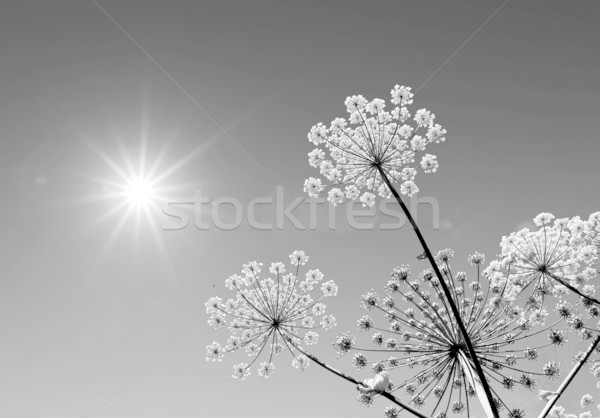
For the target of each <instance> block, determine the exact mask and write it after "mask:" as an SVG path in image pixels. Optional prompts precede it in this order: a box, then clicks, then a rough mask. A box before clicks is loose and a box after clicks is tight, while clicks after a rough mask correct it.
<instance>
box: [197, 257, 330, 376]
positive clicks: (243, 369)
mask: <svg viewBox="0 0 600 418" xmlns="http://www.w3.org/2000/svg"><path fill="white" fill-rule="evenodd" d="M307 262H308V256H306V254H305V253H304V252H303V251H294V252H293V253H292V254H291V255H290V264H291V269H290V271H289V272H288V271H287V270H286V266H285V265H284V264H283V263H281V262H277V263H272V264H271V266H270V267H269V273H270V276H269V277H267V278H264V279H261V278H260V274H261V271H262V263H258V262H256V261H252V262H249V263H247V264H244V265H243V267H242V271H241V273H242V274H241V275H239V274H234V275H233V276H231V277H229V278H228V279H227V280H226V281H225V286H226V287H227V288H228V289H229V290H231V291H233V292H235V296H234V297H233V298H231V299H227V300H223V299H222V298H220V297H217V296H214V297H211V298H210V299H209V300H208V302H206V304H205V306H206V313H207V314H208V315H209V319H208V323H209V325H211V326H212V327H213V328H215V329H219V328H222V327H227V328H228V329H229V331H230V333H231V335H230V336H229V338H228V339H227V344H225V345H224V346H221V344H219V343H218V342H213V343H212V344H210V345H209V346H208V347H207V348H206V352H207V355H206V360H208V361H211V360H212V361H221V360H222V359H223V356H224V355H225V354H228V353H233V352H236V351H237V352H242V351H244V352H246V353H247V355H248V356H250V357H252V360H251V361H250V362H249V363H246V362H242V363H238V364H236V365H235V366H234V367H233V369H234V372H233V378H234V379H240V380H244V379H245V378H246V377H247V376H248V375H249V374H250V367H251V366H252V365H253V364H255V363H257V362H258V359H259V358H263V361H262V362H261V363H260V364H259V365H258V374H259V375H260V376H263V377H265V378H268V377H270V376H271V375H272V374H273V373H274V371H275V370H276V368H275V365H274V364H273V360H274V358H275V356H277V355H278V354H280V353H281V352H283V351H289V352H290V353H291V354H292V357H293V359H292V366H293V367H294V368H296V369H299V370H305V369H306V368H307V367H308V365H309V358H308V357H307V356H306V355H305V354H304V353H302V352H299V350H298V347H299V346H300V345H301V344H304V345H313V344H316V343H317V342H318V339H319V334H318V333H317V332H316V331H317V330H331V329H332V328H334V327H335V326H336V320H335V317H333V316H332V315H328V314H326V305H325V304H324V303H323V300H324V299H326V298H328V297H331V296H336V295H337V291H338V286H337V285H336V284H335V282H334V281H333V280H325V278H324V275H323V273H321V271H319V270H318V269H311V270H308V271H306V273H304V274H303V275H301V272H300V270H301V267H303V266H304V265H305V264H306V263H307Z"/></svg>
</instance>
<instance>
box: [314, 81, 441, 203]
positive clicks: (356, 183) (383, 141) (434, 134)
mask: <svg viewBox="0 0 600 418" xmlns="http://www.w3.org/2000/svg"><path fill="white" fill-rule="evenodd" d="M391 96H392V98H391V103H392V105H394V106H395V107H394V108H393V109H392V110H391V111H389V112H388V111H386V110H385V105H386V103H385V101H384V100H382V99H373V100H372V101H370V102H369V101H367V99H365V98H364V97H363V96H361V95H357V96H350V97H348V98H346V101H345V105H346V111H347V112H348V114H349V117H348V119H347V120H346V119H344V118H336V119H334V120H333V121H332V122H331V124H330V125H329V126H325V125H324V124H323V123H318V124H317V125H315V126H313V127H312V129H311V130H310V132H309V133H308V139H309V141H310V142H311V143H312V144H314V145H315V146H317V147H318V148H315V149H314V150H313V151H311V152H310V153H308V162H309V164H310V165H311V166H312V167H315V168H318V169H319V172H320V174H321V175H322V176H323V178H324V180H325V182H323V180H322V179H321V178H315V177H310V178H308V179H306V181H305V182H304V191H305V192H306V193H308V195H309V196H313V197H317V196H318V195H319V193H321V192H322V191H324V190H326V189H328V193H327V200H328V201H329V202H331V203H332V204H333V205H338V204H340V203H342V202H344V201H345V200H346V199H348V200H353V201H360V202H362V204H363V206H369V207H371V206H373V205H374V203H375V199H376V194H378V195H379V196H381V197H383V198H390V197H391V196H392V194H391V192H390V190H389V188H388V186H387V184H386V182H385V181H384V179H383V178H382V176H383V173H385V175H386V176H387V177H388V179H389V180H391V181H392V182H397V183H399V184H400V192H401V194H403V195H408V196H412V195H413V194H415V193H417V192H418V191H419V188H418V187H417V184H416V183H415V177H416V175H417V173H418V171H423V172H424V173H435V172H436V171H437V169H438V165H439V163H438V161H437V158H436V156H435V155H433V154H428V153H427V154H426V153H425V151H426V148H427V146H428V145H430V144H432V143H440V142H444V141H445V139H446V138H445V135H446V130H445V129H444V128H442V127H441V125H439V124H437V123H434V120H435V115H434V114H433V113H431V112H430V111H429V110H427V109H419V110H417V111H416V112H415V114H414V116H413V115H412V114H411V113H410V111H409V109H408V106H409V105H411V104H412V103H413V93H412V91H411V88H410V87H405V86H399V85H396V86H395V87H394V88H393V89H392V91H391ZM321 145H322V146H323V147H320V146H321ZM417 155H422V156H421V159H420V161H419V162H418V163H416V162H415V159H416V158H417Z"/></svg>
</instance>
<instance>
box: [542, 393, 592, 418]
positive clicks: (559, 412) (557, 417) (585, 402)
mask: <svg viewBox="0 0 600 418" xmlns="http://www.w3.org/2000/svg"><path fill="white" fill-rule="evenodd" d="M594 403H595V402H594V397H593V396H592V395H590V394H586V395H583V396H582V397H581V400H580V401H579V404H580V405H581V408H582V409H586V408H590V407H591V406H592V405H593V404H594ZM597 409H598V411H599V412H600V405H598V406H597ZM548 416H549V417H550V418H593V417H594V415H593V414H592V411H590V410H588V411H586V412H581V413H580V414H579V415H577V414H570V413H567V411H566V410H565V408H564V407H562V406H555V407H553V408H552V409H551V410H550V412H549V413H548Z"/></svg>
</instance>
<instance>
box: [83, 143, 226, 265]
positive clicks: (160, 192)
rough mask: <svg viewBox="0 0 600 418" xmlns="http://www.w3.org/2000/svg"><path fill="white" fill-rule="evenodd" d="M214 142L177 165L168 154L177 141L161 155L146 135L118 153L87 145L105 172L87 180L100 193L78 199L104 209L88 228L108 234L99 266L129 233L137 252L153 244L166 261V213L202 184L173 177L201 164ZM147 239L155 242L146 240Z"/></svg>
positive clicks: (119, 145)
mask: <svg viewBox="0 0 600 418" xmlns="http://www.w3.org/2000/svg"><path fill="white" fill-rule="evenodd" d="M214 139H215V138H210V139H209V140H207V141H205V142H204V143H203V144H201V145H200V146H198V147H196V148H195V149H194V150H192V151H191V152H186V154H185V156H184V157H181V158H179V159H177V158H176V159H171V161H168V160H169V158H168V154H169V152H168V151H169V148H170V145H171V144H172V143H173V142H174V141H175V138H171V139H170V140H169V139H167V140H162V141H161V148H158V149H157V148H155V147H152V146H151V145H150V141H149V140H148V138H147V137H146V135H145V132H144V133H142V135H141V138H140V141H139V143H138V144H137V145H136V146H133V147H132V146H126V145H125V141H117V142H116V144H117V149H114V148H113V149H112V151H110V152H109V150H106V151H105V150H104V149H101V148H99V147H98V146H97V145H95V144H94V143H93V142H91V141H88V140H86V141H85V142H86V143H87V145H88V146H89V147H90V148H91V149H92V150H93V152H94V154H96V156H97V157H98V158H99V159H100V160H101V161H103V162H104V168H102V166H98V167H97V168H96V169H95V170H94V173H93V174H92V173H91V172H87V173H85V174H84V177H87V178H88V179H89V180H91V181H92V182H93V183H95V187H94V188H95V189H96V191H95V192H91V193H90V194H87V195H85V196H81V197H80V199H77V200H78V201H80V202H81V203H94V204H95V205H99V206H98V207H99V208H104V209H103V210H102V213H101V215H100V216H98V217H97V218H95V219H93V220H92V222H91V223H90V224H88V227H87V228H86V230H87V231H88V232H90V233H96V232H97V231H98V230H99V229H100V228H102V229H104V230H105V231H107V232H108V236H107V239H106V241H105V242H104V246H103V248H102V249H101V251H100V252H99V253H98V261H99V260H100V259H102V258H103V257H104V255H105V254H106V253H107V252H108V250H109V249H110V248H114V245H113V244H114V243H115V241H116V240H117V238H118V237H120V236H121V235H122V233H123V232H124V231H125V230H132V229H133V230H132V232H133V235H129V238H128V239H130V238H133V239H134V240H135V243H134V248H135V247H137V246H138V245H140V244H142V243H146V244H145V245H147V243H150V242H153V243H154V245H155V246H156V247H157V248H158V249H159V250H161V253H163V254H164V255H166V253H167V251H166V248H165V246H164V243H163V236H162V234H161V232H162V226H163V225H162V223H163V222H165V218H164V217H163V214H162V209H163V207H164V205H166V204H167V203H168V202H169V200H170V199H172V198H174V194H175V196H181V195H182V194H183V195H185V196H188V195H190V193H192V192H190V190H192V191H193V190H194V189H195V187H197V181H194V180H192V181H190V182H186V183H181V181H178V180H177V179H176V178H174V176H173V174H174V173H175V172H176V171H178V170H180V169H182V168H183V167H184V166H186V165H187V164H188V163H190V162H191V161H193V160H195V159H197V158H198V157H199V156H200V155H201V154H202V153H203V152H204V151H205V149H206V147H207V146H208V145H209V144H211V143H212V142H213V141H214ZM127 143H130V141H127ZM142 236H149V237H150V238H151V239H150V240H148V239H146V238H143V239H142ZM128 239H127V240H126V241H125V242H127V241H128Z"/></svg>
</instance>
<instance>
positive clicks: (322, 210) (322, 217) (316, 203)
mask: <svg viewBox="0 0 600 418" xmlns="http://www.w3.org/2000/svg"><path fill="white" fill-rule="evenodd" d="M407 204H408V206H409V207H410V210H411V212H412V213H414V214H415V218H417V217H418V214H419V213H427V217H430V220H429V219H423V221H425V223H429V222H430V225H431V226H432V228H433V229H435V230H438V229H439V228H440V208H439V203H438V201H437V199H435V198H432V197H413V198H411V199H407ZM162 213H163V215H164V216H165V217H166V219H167V220H168V221H166V222H164V223H163V224H162V226H161V228H162V230H164V231H177V230H182V229H185V228H188V227H190V226H191V227H195V228H196V229H198V230H203V231H208V230H211V229H219V230H224V231H230V230H235V229H238V228H240V227H242V226H244V225H247V226H249V227H250V228H252V229H256V230H265V231H272V230H284V229H287V228H290V227H291V228H294V229H297V230H301V231H304V230H308V231H313V230H317V229H319V228H323V227H324V225H326V226H327V228H328V229H329V230H337V229H358V230H374V229H378V230H396V229H401V228H403V227H404V226H405V225H406V224H407V220H406V217H405V216H404V215H403V213H402V212H401V210H400V209H399V208H397V203H396V202H395V201H392V200H386V199H382V200H380V201H379V204H378V205H376V206H374V207H372V208H365V207H363V206H362V205H361V204H360V203H358V202H346V203H345V204H341V205H339V206H337V207H333V206H332V205H331V204H329V203H328V202H327V200H326V199H325V198H311V197H306V196H289V195H287V196H286V194H285V189H284V187H283V186H281V185H279V186H277V188H276V193H275V196H259V197H255V198H253V199H251V200H249V201H247V202H243V201H242V200H240V199H238V198H235V197H231V196H223V197H219V198H217V199H212V198H210V197H208V196H206V195H204V194H203V193H202V190H195V193H194V196H193V197H190V198H183V199H176V200H171V201H168V202H166V203H164V204H163V206H162ZM423 216H424V215H422V217H423ZM428 221H429V222H428Z"/></svg>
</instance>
